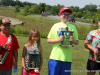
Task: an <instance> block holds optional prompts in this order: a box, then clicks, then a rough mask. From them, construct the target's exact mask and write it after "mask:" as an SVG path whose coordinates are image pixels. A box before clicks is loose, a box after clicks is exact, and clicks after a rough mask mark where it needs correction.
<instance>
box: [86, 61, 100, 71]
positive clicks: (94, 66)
mask: <svg viewBox="0 0 100 75" xmlns="http://www.w3.org/2000/svg"><path fill="white" fill-rule="evenodd" d="M87 70H90V71H91V70H100V63H97V62H96V61H92V60H89V59H88V62H87Z"/></svg>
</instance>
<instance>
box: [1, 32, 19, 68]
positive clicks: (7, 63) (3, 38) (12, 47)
mask: <svg viewBox="0 0 100 75" xmlns="http://www.w3.org/2000/svg"><path fill="white" fill-rule="evenodd" d="M9 35H11V41H10V42H9V43H8V45H7V47H6V49H10V52H9V53H8V55H7V57H6V59H5V61H4V64H3V65H1V64H0V69H10V68H12V65H13V52H14V50H17V49H19V44H18V41H17V38H16V37H15V35H12V34H10V33H9ZM9 35H2V34H1V32H0V45H1V44H2V47H4V46H5V44H6V43H7V41H8V37H9ZM5 53H6V50H4V49H3V48H1V52H0V55H2V58H3V56H4V55H5Z"/></svg>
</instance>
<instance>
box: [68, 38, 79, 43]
mask: <svg viewBox="0 0 100 75" xmlns="http://www.w3.org/2000/svg"><path fill="white" fill-rule="evenodd" d="M69 41H72V42H73V44H74V45H77V44H78V43H79V41H78V40H75V39H74V36H70V38H69Z"/></svg>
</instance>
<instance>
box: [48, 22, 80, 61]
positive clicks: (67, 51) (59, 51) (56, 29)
mask: <svg viewBox="0 0 100 75" xmlns="http://www.w3.org/2000/svg"><path fill="white" fill-rule="evenodd" d="M66 27H67V25H66V24H63V23H61V22H60V23H56V24H54V25H53V26H52V28H51V30H50V32H49V34H48V36H47V38H51V39H57V38H59V35H60V32H61V30H65V31H66ZM68 27H69V28H68V29H71V30H72V31H74V33H73V36H74V39H75V40H78V33H77V30H76V27H75V26H74V25H72V24H70V23H69V24H68ZM64 36H66V35H65V34H64ZM59 45H61V42H57V43H53V49H52V52H51V55H50V59H54V60H59V61H63V62H72V52H73V47H61V46H59Z"/></svg>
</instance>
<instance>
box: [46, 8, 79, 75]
mask: <svg viewBox="0 0 100 75" xmlns="http://www.w3.org/2000/svg"><path fill="white" fill-rule="evenodd" d="M71 13H72V10H71V9H69V8H68V7H62V8H61V10H60V18H61V22H59V23H56V24H54V25H53V26H52V28H51V30H50V32H49V34H48V36H47V38H48V39H47V42H48V43H53V49H52V52H51V55H50V59H49V62H48V67H49V74H48V75H70V69H71V62H72V52H73V47H61V46H59V45H60V44H61V41H64V37H65V34H64V36H61V29H63V30H64V29H65V30H64V31H66V26H67V25H66V23H67V22H68V21H69V18H70V14H71ZM68 27H69V29H72V30H73V31H74V33H73V36H70V38H69V41H72V43H73V44H75V45H77V44H78V43H79V41H78V33H77V30H76V28H75V26H74V25H72V24H68ZM59 35H60V36H59ZM67 71H68V72H67Z"/></svg>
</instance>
